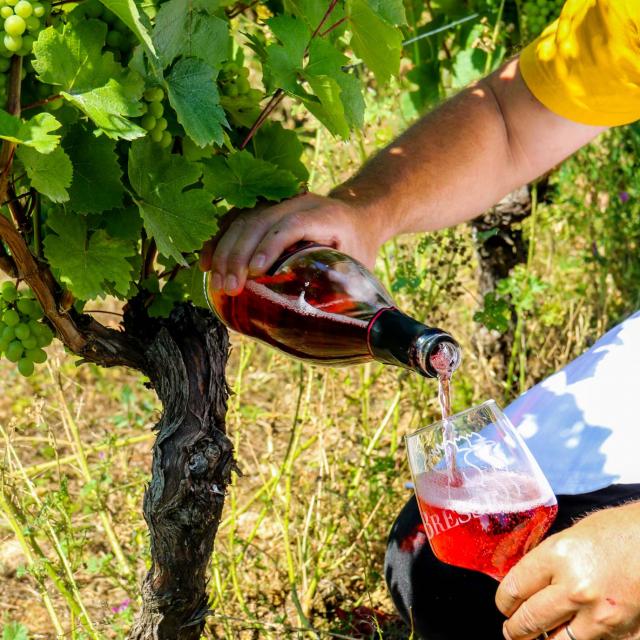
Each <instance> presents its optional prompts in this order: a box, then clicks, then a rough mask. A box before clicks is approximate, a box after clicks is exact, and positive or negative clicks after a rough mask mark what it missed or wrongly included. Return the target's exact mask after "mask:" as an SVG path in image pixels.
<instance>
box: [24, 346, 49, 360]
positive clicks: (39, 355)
mask: <svg viewBox="0 0 640 640" xmlns="http://www.w3.org/2000/svg"><path fill="white" fill-rule="evenodd" d="M25 355H26V357H27V358H29V360H31V361H32V362H35V363H36V364H42V363H43V362H46V361H47V354H46V352H45V351H43V350H42V349H38V348H36V349H27V353H26V354H25Z"/></svg>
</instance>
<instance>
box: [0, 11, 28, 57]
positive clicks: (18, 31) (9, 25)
mask: <svg viewBox="0 0 640 640" xmlns="http://www.w3.org/2000/svg"><path fill="white" fill-rule="evenodd" d="M26 28H27V23H26V22H25V21H24V18H21V17H20V16H16V15H13V16H9V17H8V18H7V19H6V20H5V21H4V30H5V33H6V34H7V35H9V36H21V35H22V34H23V33H24V31H25V29H26ZM7 49H9V47H7Z"/></svg>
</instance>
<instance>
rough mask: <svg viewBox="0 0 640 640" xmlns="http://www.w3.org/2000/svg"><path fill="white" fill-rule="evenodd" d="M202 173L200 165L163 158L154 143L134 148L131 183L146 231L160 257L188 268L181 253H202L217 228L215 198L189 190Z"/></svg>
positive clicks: (145, 143) (135, 143)
mask: <svg viewBox="0 0 640 640" xmlns="http://www.w3.org/2000/svg"><path fill="white" fill-rule="evenodd" d="M201 173H202V169H201V167H200V165H198V164H196V163H192V162H189V161H188V160H185V159H184V158H183V157H181V156H177V155H170V154H166V153H165V154H164V155H162V154H160V153H159V151H158V145H155V144H153V143H152V142H149V141H146V140H140V141H136V142H134V143H133V144H132V145H131V149H130V151H129V180H130V181H131V186H132V187H133V189H134V190H135V192H136V194H137V195H134V200H135V202H136V204H137V205H138V208H139V209H140V215H141V216H142V219H143V221H144V226H145V229H146V230H147V233H148V234H149V235H150V236H153V237H154V238H155V240H156V243H157V245H158V250H159V251H160V253H162V254H163V255H165V256H169V257H171V258H174V259H175V260H176V261H177V262H178V263H179V264H182V265H186V261H185V259H184V258H183V257H182V252H183V251H184V252H187V251H194V250H196V249H199V248H200V247H201V246H202V243H203V242H204V241H205V240H207V239H209V238H210V237H211V236H212V235H213V233H214V232H215V230H216V228H217V224H216V220H215V213H216V210H215V207H214V206H213V205H212V204H211V200H212V199H213V197H212V196H211V195H210V194H209V193H208V192H207V191H205V189H202V188H197V189H187V188H188V187H190V186H192V185H194V184H195V183H197V182H198V180H199V179H200V175H201Z"/></svg>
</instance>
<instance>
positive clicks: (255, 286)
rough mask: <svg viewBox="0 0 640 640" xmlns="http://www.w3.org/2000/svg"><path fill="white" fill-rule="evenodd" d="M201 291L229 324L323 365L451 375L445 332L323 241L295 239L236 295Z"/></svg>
mask: <svg viewBox="0 0 640 640" xmlns="http://www.w3.org/2000/svg"><path fill="white" fill-rule="evenodd" d="M205 295H206V297H207V300H208V301H209V305H210V306H211V309H212V310H213V312H214V313H215V314H216V315H217V316H218V317H219V318H220V320H221V321H222V322H223V323H224V324H225V325H226V326H227V327H229V328H231V329H233V330H235V331H238V332H239V333H242V334H244V335H246V336H249V337H251V338H256V339H258V340H261V341H262V342H265V343H267V344H268V345H271V346H272V347H275V348H277V349H279V350H280V351H283V352H284V353H287V354H289V355H291V356H294V357H296V358H300V359H302V360H306V361H309V362H315V363H318V364H326V365H340V364H352V363H357V362H366V361H368V360H372V359H375V360H379V361H380V362H384V363H386V364H391V365H396V366H400V367H405V368H407V369H412V370H413V371H416V372H418V373H420V374H422V375H424V376H427V377H436V376H438V375H440V374H447V373H448V374H449V375H450V374H451V373H452V372H453V370H455V369H456V368H457V366H458V365H459V363H460V357H461V353H460V348H459V346H458V344H457V343H456V341H455V340H454V339H453V338H452V337H451V336H450V335H449V334H448V333H446V332H444V331H442V330H440V329H435V328H433V327H428V326H426V325H424V324H422V323H421V322H418V321H417V320H414V319H413V318H410V317H409V316H408V315H406V314H404V313H402V312H401V311H399V310H398V309H397V308H396V306H395V304H394V302H393V300H392V299H391V297H390V295H389V294H388V293H387V291H386V290H385V289H384V287H383V286H382V284H381V283H380V282H379V281H378V280H377V279H376V278H375V276H374V275H373V274H372V273H371V272H370V271H369V270H368V269H367V268H366V267H364V266H363V265H362V264H360V263H359V262H358V261H357V260H354V259H353V258H351V257H349V256H347V255H345V254H344V253H341V252H340V251H337V250H335V249H333V248H331V247H326V246H321V245H317V244H311V243H299V244H298V245H297V246H294V247H293V248H291V249H290V250H289V251H287V252H285V253H284V254H283V255H282V256H281V257H280V259H279V260H278V261H277V262H276V263H275V264H274V265H273V267H272V268H271V269H270V270H269V272H268V273H267V274H266V275H263V276H259V277H256V278H249V279H248V280H247V282H246V284H245V286H244V289H243V290H242V292H241V293H240V294H239V295H236V296H229V295H227V294H226V293H224V291H222V290H217V291H214V290H213V289H212V287H211V283H210V279H209V274H206V275H205Z"/></svg>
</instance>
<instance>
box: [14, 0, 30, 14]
mask: <svg viewBox="0 0 640 640" xmlns="http://www.w3.org/2000/svg"><path fill="white" fill-rule="evenodd" d="M13 11H14V13H15V14H16V15H17V16H20V17H21V18H28V17H29V16H30V15H31V14H32V13H33V6H32V5H31V3H30V2H29V1H28V0H18V4H16V6H15V8H14V10H13Z"/></svg>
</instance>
